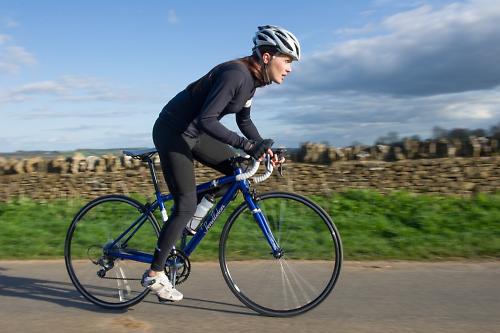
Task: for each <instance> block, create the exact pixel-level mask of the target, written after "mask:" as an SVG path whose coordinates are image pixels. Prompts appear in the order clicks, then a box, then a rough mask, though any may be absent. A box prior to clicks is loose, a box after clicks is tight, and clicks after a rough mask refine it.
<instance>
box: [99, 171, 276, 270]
mask: <svg viewBox="0 0 500 333" xmlns="http://www.w3.org/2000/svg"><path fill="white" fill-rule="evenodd" d="M150 170H151V176H152V178H153V184H154V185H155V191H156V193H155V194H156V200H155V201H154V202H153V203H152V204H148V205H146V206H145V209H144V211H143V213H142V214H141V216H140V217H139V218H138V219H137V220H136V221H134V222H133V223H132V224H131V225H130V226H129V227H128V228H127V230H125V231H124V232H123V233H122V234H121V235H120V236H118V237H117V238H116V239H115V240H114V241H113V242H110V243H108V244H107V245H106V246H105V247H104V253H105V254H106V255H108V256H111V257H113V258H120V259H127V260H133V261H139V262H144V263H151V262H152V261H153V256H152V255H151V254H149V253H144V252H140V251H136V250H133V249H127V248H126V244H127V242H128V240H130V239H131V238H132V237H133V236H134V234H135V233H136V232H137V231H138V230H139V229H140V228H141V226H142V225H143V224H144V223H145V222H146V220H147V218H148V216H151V215H152V214H153V212H154V211H155V210H156V209H158V208H160V210H161V212H162V217H163V223H168V220H167V214H166V209H165V202H166V201H170V200H172V199H173V197H172V195H171V194H168V195H164V194H162V193H161V192H160V190H159V187H158V183H157V178H156V174H155V171H154V168H153V167H152V164H150ZM241 173H242V170H241V168H239V167H238V168H235V175H233V176H224V177H221V178H217V179H215V180H213V181H210V182H206V183H203V184H200V185H198V186H197V187H196V190H197V192H198V193H203V192H206V191H207V190H210V189H213V188H215V187H218V186H222V185H225V184H231V186H230V187H229V189H228V190H227V191H226V193H225V194H224V195H223V196H222V198H221V199H220V200H219V201H218V202H217V204H216V205H215V206H214V207H213V208H212V210H211V211H210V214H207V216H206V217H205V218H204V220H203V221H202V223H201V224H200V226H199V228H198V229H197V231H196V234H195V235H194V236H193V237H192V238H191V240H190V241H189V242H188V243H187V244H185V246H184V247H183V248H182V249H181V250H182V252H183V253H184V254H185V255H186V256H188V257H189V256H190V255H191V253H193V251H194V250H195V249H196V247H197V246H198V244H199V243H200V242H201V240H202V239H203V238H204V237H205V235H206V234H207V232H208V231H209V230H210V228H212V226H213V225H214V223H215V221H216V220H217V218H218V217H219V216H220V215H221V214H222V213H223V212H224V210H225V209H226V208H227V206H228V205H229V203H230V202H231V201H232V199H233V198H234V196H235V194H236V193H237V191H241V192H242V193H243V197H244V200H245V202H246V204H247V206H248V209H249V210H250V211H251V212H252V214H253V216H254V219H255V221H256V222H257V224H258V225H259V227H260V229H261V230H262V233H263V235H264V237H265V238H266V240H267V242H268V244H269V246H270V249H271V250H272V253H273V255H274V256H275V257H278V256H279V255H280V253H281V249H280V247H279V245H278V243H277V241H276V239H275V238H274V236H273V234H272V232H271V229H270V228H269V225H268V223H267V220H266V218H265V216H264V214H263V213H262V211H261V210H260V208H259V206H258V204H257V203H256V202H255V201H254V199H253V197H252V194H251V193H250V184H249V182H248V180H237V179H236V176H237V175H239V174H241ZM127 235H128V237H127V238H125V237H126V236H127ZM124 238H125V240H124V241H123V242H122V239H124ZM167 264H168V263H167Z"/></svg>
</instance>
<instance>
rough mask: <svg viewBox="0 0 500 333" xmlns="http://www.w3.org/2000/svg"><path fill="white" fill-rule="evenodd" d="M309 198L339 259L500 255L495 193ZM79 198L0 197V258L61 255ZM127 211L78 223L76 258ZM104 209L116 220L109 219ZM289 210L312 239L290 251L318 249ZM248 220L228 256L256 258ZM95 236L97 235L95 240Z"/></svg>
mask: <svg viewBox="0 0 500 333" xmlns="http://www.w3.org/2000/svg"><path fill="white" fill-rule="evenodd" d="M311 199H313V200H314V201H316V202H317V203H318V204H320V205H321V206H322V207H323V208H324V209H325V210H326V211H327V212H328V213H329V214H330V215H331V216H332V217H333V220H334V222H335V224H336V226H337V228H338V230H339V232H340V235H341V237H342V241H343V246H344V258H345V259H348V260H374V259H410V260H442V259H455V258H474V259H477V258H496V259H498V258H500V193H497V194H479V195H477V196H474V197H470V198H463V197H451V196H439V195H424V194H418V195H417V194H411V193H405V192H394V193H392V194H388V195H381V194H378V193H375V192H372V191H358V190H356V191H348V192H344V193H337V194H334V195H332V196H329V197H320V196H314V197H311ZM84 203H85V202H84V201H81V200H77V199H72V200H54V201H47V202H43V203H40V202H33V201H30V200H28V199H26V198H19V199H15V200H11V201H9V202H3V203H0V258H1V259H35V258H62V257H63V254H64V238H65V235H66V230H67V228H68V226H69V224H70V222H71V220H72V218H73V216H74V215H75V213H76V212H77V211H78V210H79V208H80V207H81V206H82V205H83V204H84ZM236 206H237V203H232V207H236ZM230 208H231V207H229V211H230V210H231V209H230ZM263 210H264V207H263ZM117 214H118V215H117ZM127 214H135V212H122V211H120V212H119V213H117V212H116V211H114V212H110V211H108V210H106V209H104V210H103V213H102V216H99V217H98V218H95V219H94V220H93V222H87V223H85V224H84V223H82V224H81V225H82V228H83V226H85V228H87V231H88V232H86V233H83V232H82V234H81V235H82V236H78V238H77V240H78V242H81V244H82V246H81V248H80V250H79V251H77V252H78V254H77V252H75V256H86V255H87V250H88V248H89V244H96V245H97V244H101V243H104V242H106V241H107V240H109V239H110V238H112V236H111V235H112V234H113V232H112V231H110V230H111V229H110V225H111V222H109V221H112V222H113V223H115V224H119V223H121V222H123V223H126V222H124V221H126V220H127V216H128V215H127ZM110 215H111V216H115V217H116V216H120V218H118V219H117V218H114V219H110V218H109V216H110ZM228 215H229V212H225V213H224V214H223V215H222V216H221V218H220V219H219V220H218V222H217V223H216V224H215V225H214V227H213V229H212V230H210V232H209V233H208V235H207V237H206V238H205V239H204V240H203V242H202V243H201V244H200V246H199V247H198V248H197V249H196V251H195V253H194V254H193V260H214V259H216V258H217V256H218V241H219V237H220V231H221V230H222V227H223V224H224V221H225V220H226V219H227V217H228ZM287 216H288V217H287V220H289V221H292V222H293V223H292V224H291V228H290V230H291V231H290V234H289V237H294V236H295V237H297V236H298V235H300V236H301V237H303V238H306V239H310V240H311V241H310V242H307V243H306V244H305V245H304V246H302V247H301V248H300V249H293V250H290V252H293V253H297V256H298V257H304V256H305V255H304V253H313V251H316V252H318V251H322V247H321V246H319V245H317V244H321V243H324V241H325V240H324V239H321V237H320V236H318V235H321V234H320V233H318V232H317V231H315V230H314V229H313V228H312V227H310V226H309V225H308V224H307V222H304V221H309V219H307V218H305V216H307V215H306V212H303V211H299V208H289V209H288V210H287ZM268 218H269V219H270V220H272V221H273V222H272V223H276V222H275V221H277V217H276V218H275V217H273V216H268ZM158 220H160V219H159V218H158ZM88 221H90V220H88ZM245 221H247V222H251V220H250V215H246V216H245ZM106 222H108V223H106ZM123 225H124V224H122V226H123ZM252 226H253V224H248V225H247V226H245V224H244V223H241V224H240V225H239V228H238V229H235V230H234V231H235V234H234V236H233V238H232V240H233V241H234V242H232V244H233V245H231V246H232V247H231V253H234V256H241V257H242V258H244V257H246V256H255V255H256V253H257V252H256V251H260V249H258V247H257V246H256V245H255V244H256V241H255V240H256V239H257V238H256V237H257V236H256V235H257V233H252V230H253V231H256V230H255V229H254V228H252ZM82 230H83V229H82ZM142 233H143V234H142V235H141V238H137V239H136V242H137V243H136V244H135V245H134V246H135V247H136V248H137V247H143V248H145V249H147V248H148V247H150V246H154V236H151V229H149V230H148V229H147V228H145V229H144V231H142ZM93 235H99V236H96V237H95V239H94V237H93ZM290 235H291V236H290ZM75 237H76V236H75ZM151 244H152V245H151ZM318 249H319V250H318Z"/></svg>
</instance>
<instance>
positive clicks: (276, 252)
mask: <svg viewBox="0 0 500 333" xmlns="http://www.w3.org/2000/svg"><path fill="white" fill-rule="evenodd" d="M244 197H245V201H246V203H247V206H248V209H250V211H251V212H252V215H253V217H254V219H255V221H256V222H257V224H258V225H259V228H260V230H262V233H263V234H264V237H265V238H266V240H267V243H268V244H269V246H270V248H271V250H272V252H271V254H272V255H273V256H274V257H275V258H276V259H280V258H281V257H283V255H284V252H283V249H282V248H281V247H280V245H279V244H278V241H277V240H276V238H275V237H274V235H273V233H272V231H271V228H270V227H269V223H268V222H267V219H266V217H265V215H264V214H263V213H262V210H261V209H260V207H259V205H258V204H257V203H256V202H255V200H254V198H253V196H252V195H251V194H250V193H249V192H248V191H244Z"/></svg>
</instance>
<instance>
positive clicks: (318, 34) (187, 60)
mask: <svg viewBox="0 0 500 333" xmlns="http://www.w3.org/2000/svg"><path fill="white" fill-rule="evenodd" d="M498 22H500V0H469V1H444V0H434V1H425V0H422V1H419V0H411V1H396V0H364V1H361V0H360V1H349V2H347V1H325V0H322V1H313V0H311V1H286V2H276V1H257V0H254V1H251V2H248V1H245V2H237V1H234V0H233V1H215V0H214V1H192V0H184V1H169V0H163V1H154V0H151V1H131V0H130V1H125V0H121V1H118V0H109V1H94V0H86V1H81V0H80V1H60V0H57V1H52V0H44V1H36V0H32V1H24V0H1V1H0V152H13V151H18V150H60V151H62V150H73V149H85V148H87V149H88V148H123V147H152V146H153V142H152V139H151V129H152V126H153V123H154V121H155V119H156V118H157V116H158V114H159V112H160V111H161V109H162V108H163V106H164V105H165V104H166V103H167V102H168V101H169V100H170V99H171V98H172V97H173V96H175V95H176V94H177V93H178V92H179V91H181V90H182V89H184V88H185V87H186V86H187V85H188V84H189V83H190V82H192V81H194V80H196V79H197V78H199V77H201V76H202V75H204V74H205V73H206V72H208V71H209V70H210V69H211V68H212V67H214V66H215V65H217V64H219V63H221V62H224V61H227V60H231V59H235V58H239V57H242V56H246V55H249V54H250V52H251V47H252V38H253V35H254V33H255V31H256V30H257V26H259V25H265V24H273V25H278V26H282V27H284V28H286V29H287V30H290V31H291V32H293V33H294V34H295V35H296V36H297V38H298V39H299V40H300V42H301V48H302V58H301V60H300V61H299V62H297V63H295V62H294V63H293V65H292V72H291V74H290V75H289V76H287V77H286V78H285V81H284V82H283V84H281V85H276V84H273V85H271V86H267V87H264V88H259V89H258V90H257V92H256V95H255V97H254V99H253V103H252V119H253V121H254V123H255V124H256V126H257V128H258V129H259V132H260V133H261V135H262V136H263V137H265V138H273V139H274V140H275V142H276V144H277V145H280V146H285V147H298V146H299V145H300V144H301V143H304V142H308V141H309V142H328V143H329V144H330V145H332V146H336V147H341V146H347V145H350V144H352V143H353V142H358V143H364V144H373V142H374V141H375V140H376V139H377V138H379V137H381V136H384V135H386V134H387V133H388V132H398V133H399V135H400V136H401V137H404V136H413V135H419V136H420V137H422V138H428V137H430V136H431V135H432V128H433V127H434V126H439V127H442V128H445V129H452V128H459V127H460V128H469V129H476V128H483V129H489V128H490V127H491V126H493V125H497V124H499V123H500V60H499V59H500V24H498ZM222 121H223V124H224V125H226V126H227V127H228V128H230V129H232V130H235V131H238V128H237V126H236V124H235V119H234V116H233V115H228V116H226V117H225V118H223V120H222Z"/></svg>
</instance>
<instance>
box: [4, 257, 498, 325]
mask: <svg viewBox="0 0 500 333" xmlns="http://www.w3.org/2000/svg"><path fill="white" fill-rule="evenodd" d="M181 287H182V288H180V289H181V290H182V292H183V293H184V295H185V299H184V300H183V301H182V302H180V303H176V304H159V303H157V301H156V298H155V297H154V296H148V297H147V298H146V299H145V300H144V301H143V302H141V303H139V304H138V305H136V306H134V307H133V308H130V309H128V310H124V311H110V310H104V309H101V308H98V307H96V306H94V305H92V304H90V303H88V302H87V301H85V299H83V298H82V297H80V295H79V294H78V292H77V291H76V290H75V288H74V287H73V285H72V284H71V282H70V280H69V278H68V275H67V273H66V270H65V267H64V261H62V260H50V261H0V331H1V332H9V333H10V332H19V333H21V332H22V333H26V332H38V333H45V332H51V333H54V332H93V333H95V332H169V333H170V332H189V333H192V332H193V333H195V332H204V333H207V332H222V333H229V332H271V331H272V332H343V333H344V332H346V333H349V332H356V333H361V332H370V333H374V332H384V333H390V332H397V333H401V332H426V333H427V332H431V333H436V332H454V333H455V332H467V333H470V332H482V333H485V332H498V333H500V262H498V261H490V262H444V263H443V262H441V263H411V262H347V263H345V264H344V266H343V270H342V274H341V276H340V279H339V282H338V283H337V286H336V288H335V289H334V291H333V293H332V294H331V295H330V296H329V297H328V299H327V300H326V301H325V302H323V303H322V304H321V305H320V306H319V307H317V308H315V309H313V310H312V311H310V312H308V313H306V314H304V315H300V316H297V317H293V318H269V317H263V316H260V315H258V314H256V313H254V312H252V311H251V310H248V309H247V308H246V307H244V306H243V305H242V304H241V303H240V302H239V301H238V300H237V299H236V298H235V297H234V296H233V295H232V294H231V292H230V291H229V289H228V288H227V286H226V285H225V282H224V280H223V278H222V275H221V273H220V269H219V266H218V264H217V263H196V262H194V263H193V264H192V275H191V277H190V278H189V280H188V281H186V282H185V283H184V284H183V285H182V286H181Z"/></svg>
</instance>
